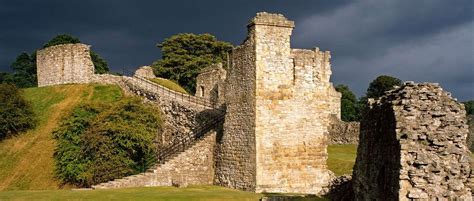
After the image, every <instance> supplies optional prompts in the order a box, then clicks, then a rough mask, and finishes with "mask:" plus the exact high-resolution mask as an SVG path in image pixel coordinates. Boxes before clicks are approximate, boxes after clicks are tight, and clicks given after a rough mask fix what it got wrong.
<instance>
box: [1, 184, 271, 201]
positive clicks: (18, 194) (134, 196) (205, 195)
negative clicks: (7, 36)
mask: <svg viewBox="0 0 474 201" xmlns="http://www.w3.org/2000/svg"><path fill="white" fill-rule="evenodd" d="M261 197H262V194H257V193H251V192H244V191H238V190H233V189H228V188H224V187H219V186H191V187H187V188H175V187H143V188H129V189H119V190H48V191H6V192H0V200H15V201H16V200H19V201H20V200H21V201H23V200H25V201H26V200H100V201H102V200H259V199H260V198H261Z"/></svg>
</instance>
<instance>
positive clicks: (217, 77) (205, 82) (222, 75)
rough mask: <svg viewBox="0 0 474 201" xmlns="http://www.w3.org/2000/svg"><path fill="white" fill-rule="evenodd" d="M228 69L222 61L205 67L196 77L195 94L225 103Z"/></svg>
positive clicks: (217, 103)
mask: <svg viewBox="0 0 474 201" xmlns="http://www.w3.org/2000/svg"><path fill="white" fill-rule="evenodd" d="M225 79H226V70H225V69H224V68H223V67H222V63H217V64H212V65H211V66H209V67H207V68H204V69H203V70H202V71H201V73H200V74H199V75H198V76H197V77H196V94H195V96H199V97H203V98H205V99H207V100H210V101H211V102H212V103H214V104H216V105H221V104H223V103H224V101H225V99H224V96H225Z"/></svg>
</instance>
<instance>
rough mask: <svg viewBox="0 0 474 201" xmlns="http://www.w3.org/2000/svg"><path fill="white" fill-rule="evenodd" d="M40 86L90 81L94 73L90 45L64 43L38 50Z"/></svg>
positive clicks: (37, 62) (37, 60)
mask: <svg viewBox="0 0 474 201" xmlns="http://www.w3.org/2000/svg"><path fill="white" fill-rule="evenodd" d="M36 65H37V75H38V86H39V87H42V86H50V85H57V84H73V83H77V84H80V83H89V82H90V80H91V79H92V77H93V75H94V64H93V63H92V60H91V56H90V46H88V45H85V44H80V43H77V44H64V45H56V46H51V47H48V48H45V49H42V50H39V51H38V52H37V57H36Z"/></svg>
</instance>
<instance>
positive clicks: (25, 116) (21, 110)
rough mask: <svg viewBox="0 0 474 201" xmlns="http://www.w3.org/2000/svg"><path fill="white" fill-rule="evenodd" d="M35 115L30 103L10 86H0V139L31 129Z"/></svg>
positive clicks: (15, 88)
mask: <svg viewBox="0 0 474 201" xmlns="http://www.w3.org/2000/svg"><path fill="white" fill-rule="evenodd" d="M35 124H36V120H35V115H34V112H33V109H32V107H31V104H30V102H28V101H27V100H25V98H24V97H23V94H22V93H21V91H20V90H19V89H18V88H17V87H16V86H15V85H12V84H0V139H3V138H5V137H8V136H11V135H14V134H17V133H19V132H22V131H25V130H27V129H30V128H33V127H34V126H35Z"/></svg>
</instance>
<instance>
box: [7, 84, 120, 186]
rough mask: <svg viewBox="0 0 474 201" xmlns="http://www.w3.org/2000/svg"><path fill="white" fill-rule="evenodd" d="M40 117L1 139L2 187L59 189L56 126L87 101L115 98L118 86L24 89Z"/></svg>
mask: <svg viewBox="0 0 474 201" xmlns="http://www.w3.org/2000/svg"><path fill="white" fill-rule="evenodd" d="M24 95H25V98H26V99H27V100H29V101H31V102H32V105H33V110H34V112H35V113H36V115H37V117H38V120H39V122H38V125H37V127H36V128H35V129H32V130H30V131H27V132H26V133H21V134H19V135H17V136H15V137H12V138H9V139H5V140H3V141H1V142H0V170H1V171H0V191H2V190H20V189H21V190H26V189H30V190H31V189H58V188H59V183H58V182H57V180H56V179H55V178H54V161H53V152H54V149H55V146H56V145H55V141H54V140H53V138H52V133H53V131H54V129H55V128H56V127H57V126H58V122H59V121H60V120H61V118H62V117H63V116H64V115H66V114H68V113H69V112H70V111H71V110H72V108H74V106H76V105H78V104H79V103H81V102H84V101H105V102H107V101H114V100H115V99H117V98H118V97H120V96H121V95H122V94H121V90H120V89H119V88H118V87H116V86H101V85H61V86H53V87H41V88H30V89H25V90H24Z"/></svg>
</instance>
